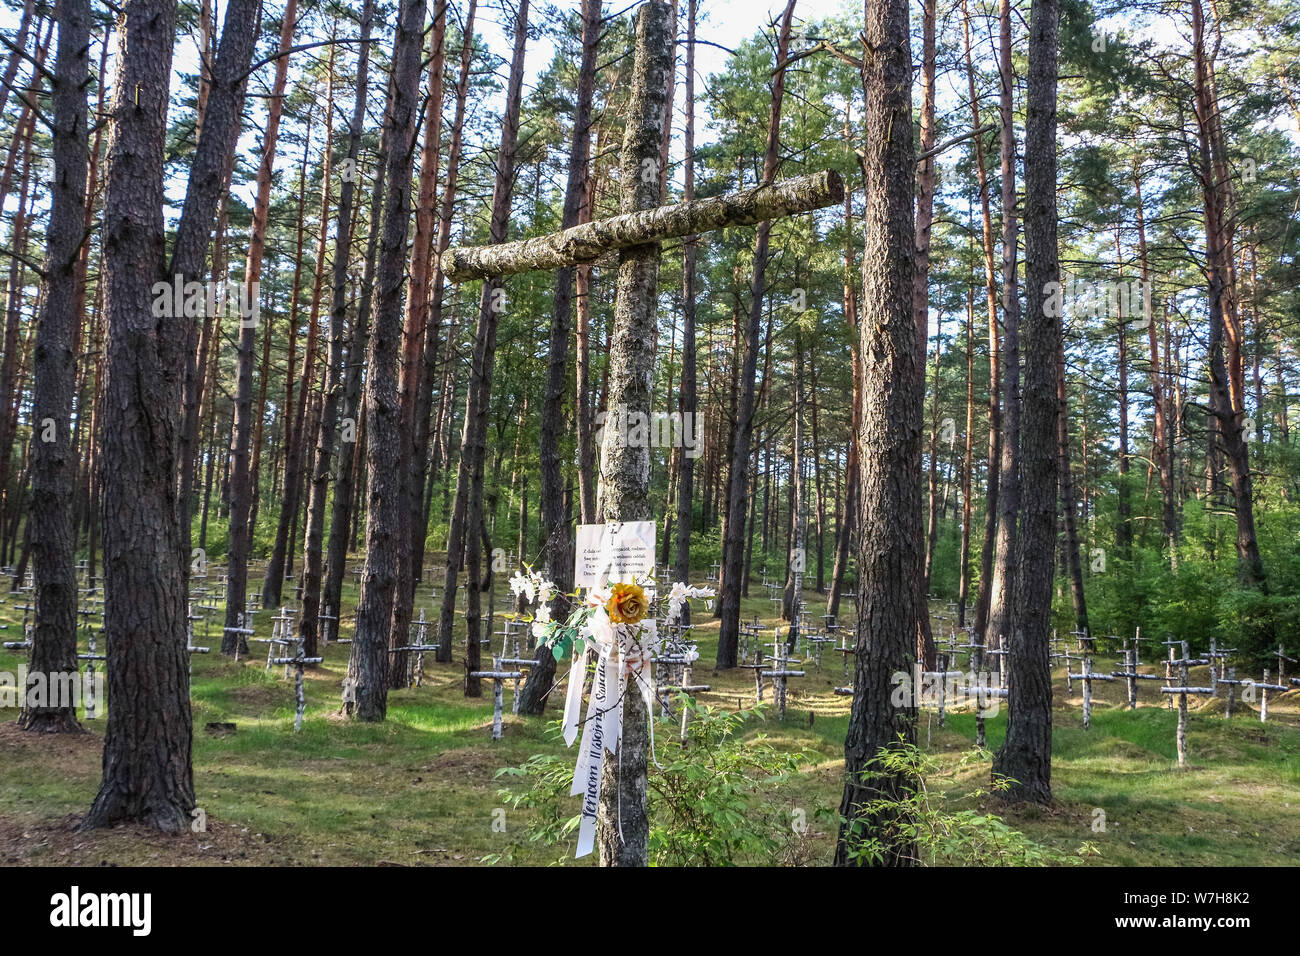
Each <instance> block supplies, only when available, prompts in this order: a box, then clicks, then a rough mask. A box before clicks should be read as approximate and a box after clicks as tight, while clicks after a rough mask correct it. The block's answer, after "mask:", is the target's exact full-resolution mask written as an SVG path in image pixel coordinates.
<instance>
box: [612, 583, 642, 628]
mask: <svg viewBox="0 0 1300 956" xmlns="http://www.w3.org/2000/svg"><path fill="white" fill-rule="evenodd" d="M649 610H650V601H649V600H648V599H647V598H646V596H645V591H643V590H641V586H640V585H637V584H615V585H613V586H612V587H611V588H610V597H609V600H608V601H606V602H605V611H606V612H607V613H608V614H609V619H610V621H611V622H612V623H614V624H636V623H637V622H638V621H640V620H642V619H643V618H644V617H645V616H646V614H647V613H648V612H649Z"/></svg>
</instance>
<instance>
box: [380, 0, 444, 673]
mask: <svg viewBox="0 0 1300 956" xmlns="http://www.w3.org/2000/svg"><path fill="white" fill-rule="evenodd" d="M446 32H447V3H446V0H436V2H435V3H434V8H433V29H432V31H431V32H430V34H429V42H430V44H431V49H430V54H429V80H428V87H427V90H426V94H427V96H426V101H425V107H424V147H423V149H422V150H421V153H420V176H419V192H418V193H417V196H416V202H415V236H414V238H413V240H412V242H411V265H410V273H411V283H410V285H409V286H408V287H407V293H406V312H405V316H404V318H403V324H402V347H401V361H400V362H399V363H398V379H397V401H398V407H399V414H400V428H399V432H400V434H401V439H402V442H403V444H402V449H401V455H400V459H399V479H400V481H399V489H400V492H399V495H400V497H401V499H402V504H401V507H402V508H403V509H404V510H405V511H406V514H407V515H408V518H407V521H408V522H409V528H408V530H407V533H406V537H405V540H404V541H401V542H399V544H398V553H399V555H400V557H399V560H398V561H397V582H396V584H395V591H394V595H393V620H392V632H391V638H390V640H391V641H392V645H391V647H390V650H391V648H393V647H398V646H401V645H404V644H407V643H408V639H407V634H408V633H409V632H410V623H411V611H412V609H413V608H414V606H415V588H416V585H418V584H419V579H420V574H419V573H417V572H416V570H415V561H416V555H417V554H419V555H420V565H421V567H423V554H424V536H423V534H422V529H423V528H424V524H425V519H424V517H423V515H422V511H423V508H424V469H425V466H426V465H427V463H428V436H429V411H428V410H429V406H430V405H431V404H432V401H433V382H432V378H433V374H434V373H435V372H436V371H437V365H438V354H439V351H440V350H439V348H438V346H439V342H438V330H437V329H434V328H431V327H430V325H429V311H430V310H429V290H430V278H431V267H432V263H431V260H432V257H433V252H434V250H433V240H434V217H435V216H436V214H437V210H435V208H434V202H435V199H436V197H437V194H438V151H439V147H440V146H441V145H442V143H441V130H442V93H443V64H444V63H445V62H446V61H445V57H444V50H443V47H444V41H445V39H446ZM417 536H418V537H417ZM407 668H408V654H407V653H406V652H398V653H395V654H394V656H393V658H392V666H391V667H390V668H389V671H388V687H389V689H390V690H400V689H401V688H402V687H403V686H404V685H405V682H406V674H407Z"/></svg>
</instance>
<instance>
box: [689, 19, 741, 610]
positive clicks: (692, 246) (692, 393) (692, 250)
mask: <svg viewBox="0 0 1300 956" xmlns="http://www.w3.org/2000/svg"><path fill="white" fill-rule="evenodd" d="M696 5H697V0H687V5H686V131H685V140H684V145H685V148H686V155H685V157H684V159H683V162H684V164H685V169H684V177H685V182H684V185H683V191H682V200H683V201H684V202H690V201H691V200H693V199H694V198H695V10H696ZM698 254H699V240H698V238H697V237H696V236H687V237H686V240H685V242H684V243H683V246H682V374H681V380H680V382H679V383H678V389H679V398H678V404H677V408H678V411H679V412H680V414H681V416H682V423H683V427H690V428H691V429H692V434H694V435H695V440H696V447H695V448H693V449H683V450H682V456H681V461H680V462H679V464H678V470H677V547H676V551H675V553H674V556H673V581H674V582H676V581H685V582H689V581H690V579H691V530H692V525H693V524H694V516H693V511H694V509H693V507H692V502H693V500H694V498H695V458H696V456H698V455H699V452H700V448H699V441H700V432H699V430H698V429H696V428H694V423H695V417H696V415H697V406H698V401H697V397H696V379H695V295H696V291H695V290H696V286H695V264H696V259H697V257H698ZM750 507H751V512H750V513H751V518H750V522H751V525H750V527H751V531H750V536H749V547H750V549H751V550H752V548H753V542H754V537H753V531H752V528H753V524H752V522H753V518H752V514H753V511H752V508H753V500H752V499H751V501H750ZM681 617H682V621H683V623H687V624H689V623H690V609H689V607H687V606H686V605H685V604H683V605H682V610H681Z"/></svg>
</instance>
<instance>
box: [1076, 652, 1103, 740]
mask: <svg viewBox="0 0 1300 956" xmlns="http://www.w3.org/2000/svg"><path fill="white" fill-rule="evenodd" d="M1067 671H1068V668H1067ZM1067 676H1069V677H1073V678H1075V679H1077V680H1081V681H1083V729H1084V730H1087V729H1088V728H1089V727H1091V726H1092V682H1093V681H1095V680H1105V681H1111V680H1114V679H1115V676H1114V675H1113V674H1097V673H1094V672H1093V669H1092V655H1091V654H1088V653H1085V654H1084V655H1083V672H1082V673H1079V674H1067Z"/></svg>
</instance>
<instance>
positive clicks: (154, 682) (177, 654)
mask: <svg viewBox="0 0 1300 956" xmlns="http://www.w3.org/2000/svg"><path fill="white" fill-rule="evenodd" d="M120 22H121V27H120V30H119V33H118V48H117V55H116V58H115V64H116V65H115V76H114V78H113V100H112V105H111V115H112V120H113V136H112V144H111V145H110V147H109V153H108V164H107V165H108V173H107V193H106V196H105V200H104V220H103V221H104V227H103V238H104V270H105V281H106V283H107V285H106V290H105V299H104V307H105V312H106V314H107V332H108V335H107V341H106V343H105V350H106V359H107V361H106V368H105V372H104V420H103V428H102V429H101V432H100V444H101V458H100V488H101V501H102V507H103V529H104V594H105V600H104V634H105V639H106V647H107V653H108V687H107V692H108V699H109V700H110V701H113V704H112V706H111V707H109V710H108V726H107V729H106V732H105V736H104V760H103V779H102V781H101V783H100V788H99V792H98V794H97V795H96V796H95V800H94V802H93V803H92V805H91V808H90V812H89V813H88V814H87V816H86V818H85V820H84V821H83V823H82V826H83V827H84V828H92V827H103V826H110V825H112V824H114V823H117V822H123V821H130V822H135V823H141V824H144V825H145V826H148V827H152V828H154V829H157V830H162V831H164V832H167V833H181V832H183V831H184V830H186V829H187V828H188V827H189V825H190V814H191V811H192V810H193V809H194V772H193V765H192V762H191V752H192V746H193V725H192V718H191V713H190V681H189V660H188V654H187V653H186V651H185V633H186V620H185V618H186V594H185V587H184V575H183V573H182V570H181V563H182V562H180V561H178V560H177V555H178V552H179V550H180V543H181V542H180V539H181V535H180V528H179V525H178V521H177V513H178V511H177V501H176V492H177V489H176V475H177V468H176V466H177V453H178V440H177V439H178V431H179V428H180V427H181V414H180V412H181V399H182V395H183V390H184V366H183V364H182V365H180V366H179V367H178V366H177V365H176V364H175V363H174V362H173V357H174V356H175V355H176V354H177V353H178V349H177V347H176V343H175V342H174V341H167V336H169V335H170V336H175V330H174V329H172V328H169V327H168V326H167V324H166V323H165V322H164V323H160V322H159V321H158V319H157V318H156V317H155V316H154V314H153V313H154V310H153V301H154V292H153V285H154V283H155V282H159V281H165V278H164V275H163V269H164V255H165V251H166V234H165V232H164V230H163V216H162V209H163V203H164V201H165V197H164V193H163V153H164V147H165V145H166V138H167V137H166V133H167V101H168V96H169V89H170V84H169V80H170V77H171V62H172V46H173V44H174V43H175V39H176V30H175V22H176V4H175V2H169V0H130V3H128V4H127V5H126V6H125V8H124V10H123V14H122V17H121V20H120Z"/></svg>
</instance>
